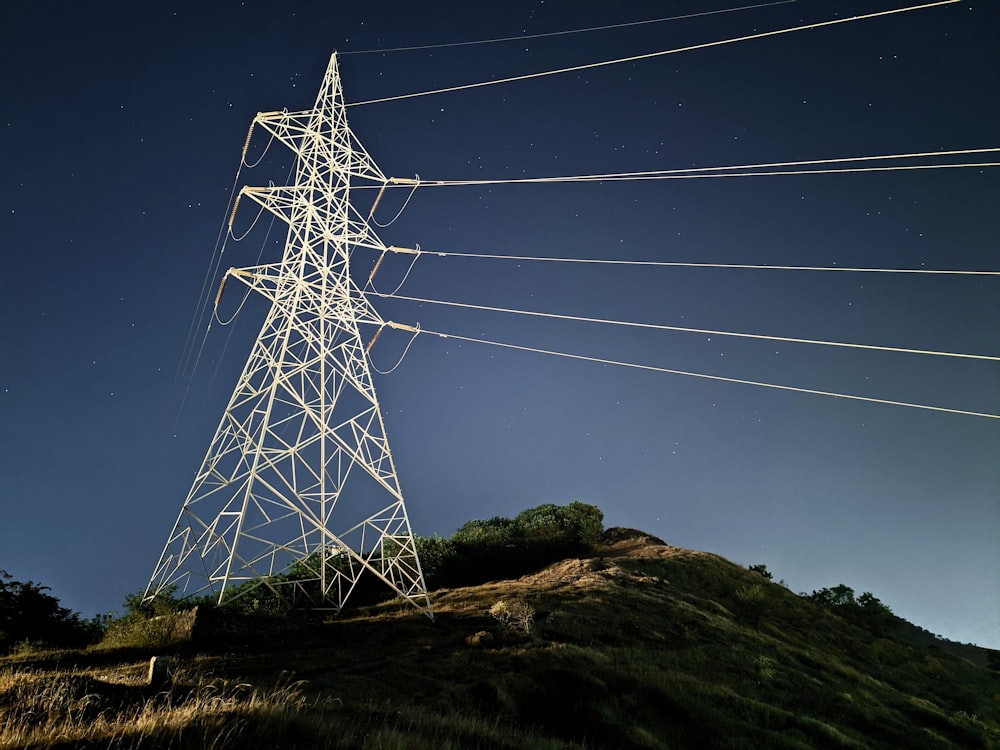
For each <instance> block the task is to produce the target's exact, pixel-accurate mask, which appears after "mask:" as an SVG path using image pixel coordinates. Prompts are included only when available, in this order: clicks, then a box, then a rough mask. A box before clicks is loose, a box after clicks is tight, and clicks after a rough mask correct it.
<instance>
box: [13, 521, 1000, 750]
mask: <svg viewBox="0 0 1000 750" xmlns="http://www.w3.org/2000/svg"><path fill="white" fill-rule="evenodd" d="M432 601H433V605H434V608H435V613H436V622H434V623H432V622H430V621H429V620H427V619H426V618H423V617H421V616H420V615H419V614H418V613H416V612H415V611H414V610H413V609H412V608H411V607H409V606H408V605H407V604H405V603H404V602H400V601H391V602H383V603H380V604H376V605H371V606H366V607H361V608H359V609H356V610H354V611H347V612H345V613H344V614H343V615H342V616H341V617H339V618H337V619H328V620H324V619H317V618H315V617H294V618H287V617H285V618H275V617H261V616H257V617H252V616H248V615H236V614H229V613H225V612H221V611H218V610H212V609H205V608H200V609H199V611H198V613H197V614H196V615H195V616H194V617H193V618H192V617H190V616H189V617H188V618H187V620H188V621H189V622H190V621H191V620H193V626H189V627H187V628H180V630H179V631H178V633H179V635H178V639H177V642H176V643H174V644H173V645H171V646H170V647H169V648H167V649H164V648H161V649H159V650H150V649H141V648H140V649H134V648H133V649H124V648H117V649H113V648H97V649H89V650H77V651H60V652H43V653H36V654H29V655H22V656H9V657H4V658H2V659H0V712H2V713H0V748H13V747H46V748H54V747H85V746H99V747H164V746H168V745H169V746H170V747H174V748H187V747H199V748H201V747H213V748H223V747H232V748H243V747H281V748H294V747H299V748H313V747H329V748H436V749H437V748H524V747H537V748H581V747H588V748H605V747H607V748H789V749H791V748H801V749H803V750H804V749H805V748H994V747H1000V675H998V673H997V672H996V671H991V670H988V669H985V668H982V667H980V666H977V665H975V664H973V663H972V662H971V661H969V660H967V659H963V658H960V657H958V656H955V655H953V654H950V653H948V652H947V651H945V650H944V649H942V648H941V647H940V646H938V645H931V646H925V645H918V644H915V643H913V642H912V638H908V637H907V635H906V634H905V633H904V634H902V635H897V634H896V628H893V627H889V628H886V629H884V632H882V633H879V632H878V631H879V629H873V628H869V627H865V625H864V623H859V622H856V621H852V620H851V618H845V617H843V616H841V614H840V613H838V611H836V610H835V609H831V608H829V607H823V606H820V605H818V604H816V603H814V602H813V601H810V600H809V599H808V598H805V597H801V596H797V595H795V594H793V593H792V592H790V591H788V590H787V589H785V588H784V587H782V586H780V585H778V584H774V583H771V582H770V581H768V580H766V579H765V578H764V577H763V576H761V575H760V574H759V573H757V572H754V571H751V570H746V569H744V568H742V567H740V566H737V565H735V564H733V563H731V562H728V561H727V560H725V559H723V558H721V557H719V556H717V555H714V554H710V553H705V552H697V551H693V550H688V549H682V548H678V547H673V546H670V545H668V544H666V543H664V542H662V541H661V540H659V539H655V538H653V537H650V536H648V535H645V534H643V533H641V532H637V531H632V530H627V529H610V530H608V531H606V532H605V533H604V535H603V538H602V540H601V541H600V542H599V543H598V544H597V545H596V546H595V547H594V549H593V552H592V553H590V554H588V555H587V556H584V557H574V558H568V559H565V560H562V561H560V562H557V563H555V564H552V565H549V566H547V567H544V568H542V569H540V570H537V571H535V572H531V573H529V574H527V575H524V576H522V577H520V578H516V579H511V580H501V581H493V582H489V583H485V584H481V585H474V586H464V587H456V588H446V589H439V590H437V591H435V592H434V593H433V595H432ZM181 631H183V632H181ZM979 652H981V654H980V655H990V654H993V655H994V656H995V652H987V651H986V650H979ZM979 652H977V653H979ZM154 653H158V654H164V653H170V654H172V655H173V658H174V676H173V682H172V684H171V685H169V686H153V687H149V686H146V685H145V682H144V674H145V671H146V667H147V662H148V659H149V657H150V656H151V655H152V654H154Z"/></svg>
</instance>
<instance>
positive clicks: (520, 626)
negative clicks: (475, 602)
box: [490, 600, 535, 635]
mask: <svg viewBox="0 0 1000 750" xmlns="http://www.w3.org/2000/svg"><path fill="white" fill-rule="evenodd" d="M490 616H491V617H492V618H493V619H494V620H496V621H497V622H499V623H500V624H501V625H502V626H503V627H504V629H505V630H507V631H509V632H511V633H517V634H518V635H531V628H532V626H533V625H534V624H535V608H534V607H532V606H531V605H530V604H527V603H525V602H522V601H520V600H512V601H504V600H501V601H499V602H497V603H496V604H494V605H493V606H492V607H490Z"/></svg>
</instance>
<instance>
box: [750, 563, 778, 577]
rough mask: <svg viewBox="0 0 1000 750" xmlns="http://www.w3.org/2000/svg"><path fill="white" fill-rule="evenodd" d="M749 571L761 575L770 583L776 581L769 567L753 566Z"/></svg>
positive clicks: (762, 565)
mask: <svg viewBox="0 0 1000 750" xmlns="http://www.w3.org/2000/svg"><path fill="white" fill-rule="evenodd" d="M748 569H749V570H752V571H753V572H754V573H758V574H759V575H762V576H764V578H766V579H767V580H769V581H773V580H774V576H773V575H772V574H771V571H770V570H768V569H767V566H766V565H764V564H759V565H751V566H749V568H748Z"/></svg>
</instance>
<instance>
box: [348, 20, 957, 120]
mask: <svg viewBox="0 0 1000 750" xmlns="http://www.w3.org/2000/svg"><path fill="white" fill-rule="evenodd" d="M959 1H960V0H938V2H933V3H924V4H922V5H911V6H908V7H906V8H894V9H892V10H883V11H879V12H877V13H866V14H864V15H860V16H851V17H849V18H836V19H834V20H832V21H820V22H818V23H809V24H803V25H802V26H792V27H790V28H785V29H776V30H774V31H764V32H761V33H758V34H746V35H744V36H739V37H733V38H730V39H721V40H718V41H715V42H703V43H701V44H692V45H689V46H687V47H675V48H673V49H668V50H661V51H659V52H647V53H645V54H642V55H631V56H629V57H620V58H617V59H614V60H602V61H601V62H595V63H586V64H584V65H574V66H572V67H569V68H558V69H556V70H545V71H541V72H539V73H528V74H526V75H520V76H510V77H508V78H499V79H496V80H492V81H479V82H477V83H466V84H462V85H459V86H447V87H445V88H440V89H432V90H429V91H416V92H414V93H412V94H398V95H396V96H385V97H382V98H380V99H368V100H366V101H361V102H352V103H348V104H347V105H346V106H348V107H360V106H363V105H366V104H383V103H385V102H394V101H399V100H401V99H413V98H415V97H418V96H431V95H432V94H446V93H450V92H453V91H463V90H466V89H474V88H481V87H483V86H496V85H498V84H501V83H512V82H514V81H526V80H529V79H532V78H542V77H544V76H551V75H558V74H560V73H573V72H576V71H580V70H592V69H594V68H602V67H605V66H608V65H617V64H620V63H627V62H637V61H639V60H649V59H651V58H654V57H663V56H664V55H673V54H676V53H678V52H691V51H693V50H698V49H708V48H710V47H719V46H721V45H724V44H733V43H735V42H745V41H749V40H751V39H763V38H765V37H770V36H778V35H779V34H789V33H792V32H794V31H803V30H806V29H819V28H822V27H824V26H834V25H836V24H841V23H850V22H852V21H862V20H866V19H869V18H878V17H880V16H889V15H894V14H896V13H906V12H908V11H911V10H922V9H924V8H935V7H938V6H941V5H951V4H953V3H957V2H959Z"/></svg>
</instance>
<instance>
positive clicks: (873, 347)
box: [372, 292, 1000, 362]
mask: <svg viewBox="0 0 1000 750" xmlns="http://www.w3.org/2000/svg"><path fill="white" fill-rule="evenodd" d="M372 294H373V295H374V296H376V297H382V298H384V299H395V300H401V301H405V302H417V303H421V304H427V305H444V306H447V307H460V308H464V309H468V310H482V311H484V312H497V313H507V314H510V315H525V316H529V317H536V318H549V319H552V320H570V321H576V322H579V323H601V324H604V325H614V326H625V327H628V328H643V329H647V330H656V331H673V332H676V333H697V334H703V335H706V336H731V337H735V338H742V339H757V340H763V341H780V342H782V343H786V344H813V345H818V346H833V347H841V348H845V349H866V350H869V351H880V352H896V353H899V354H921V355H926V356H934V357H955V358H957V359H976V360H985V361H988V362H1000V356H992V355H989V354H964V353H959V352H943V351H937V350H933V349H907V348H904V347H898V346H880V345H877V344H855V343H850V342H846V341H823V340H820V339H803V338H794V337H791V336H771V335H767V334H761V333H740V332H736V331H717V330H712V329H707V328H690V327H686V326H671V325H665V324H660V323H637V322H633V321H626V320H612V319H605V318H590V317H585V316H581V315H563V314H560V313H546V312H538V311H533V310H518V309H514V308H507V307H494V306H491V305H476V304H472V303H469V302H451V301H447V300H438V299H425V298H423V297H410V296H407V295H403V294H393V295H390V294H379V293H377V292H373V293H372Z"/></svg>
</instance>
